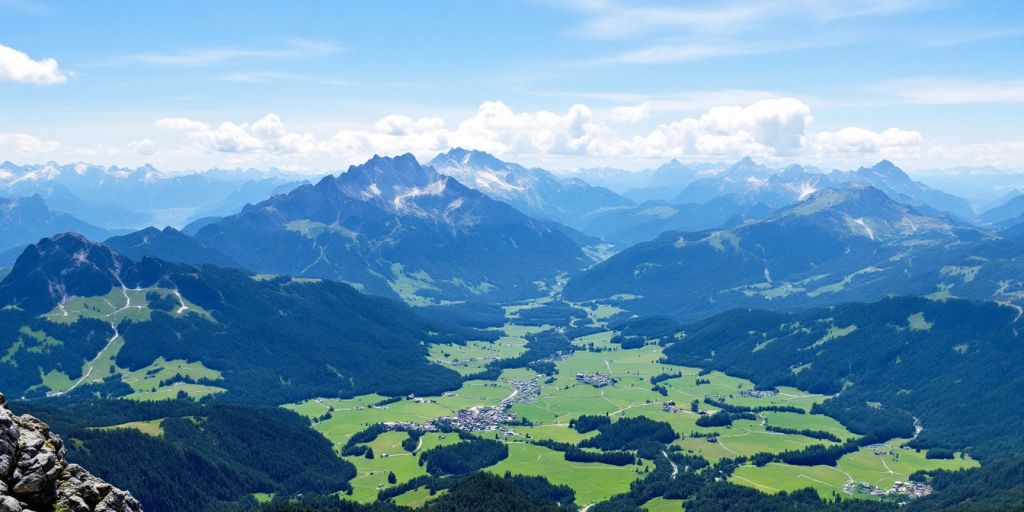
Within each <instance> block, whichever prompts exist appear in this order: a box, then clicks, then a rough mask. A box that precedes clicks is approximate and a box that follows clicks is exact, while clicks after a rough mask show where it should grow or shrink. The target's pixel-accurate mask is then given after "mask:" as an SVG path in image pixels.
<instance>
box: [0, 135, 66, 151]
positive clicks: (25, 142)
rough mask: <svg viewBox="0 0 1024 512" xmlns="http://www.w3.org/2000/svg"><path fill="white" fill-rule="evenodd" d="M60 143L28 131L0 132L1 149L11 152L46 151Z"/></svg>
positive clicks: (55, 147) (51, 149)
mask: <svg viewBox="0 0 1024 512" xmlns="http://www.w3.org/2000/svg"><path fill="white" fill-rule="evenodd" d="M58 145H59V144H57V142H55V141H49V140H41V139H39V138H38V137H35V136H32V135H29V134H27V133H0V150H3V151H8V152H11V153H22V154H27V153H45V152H47V151H53V150H54V149H57V146H58Z"/></svg>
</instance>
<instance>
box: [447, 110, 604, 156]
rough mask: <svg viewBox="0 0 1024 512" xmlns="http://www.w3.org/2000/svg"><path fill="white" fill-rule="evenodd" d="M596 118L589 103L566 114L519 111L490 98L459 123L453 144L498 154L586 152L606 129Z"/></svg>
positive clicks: (452, 136) (453, 137)
mask: <svg viewBox="0 0 1024 512" xmlns="http://www.w3.org/2000/svg"><path fill="white" fill-rule="evenodd" d="M593 117H594V116H593V113H592V112H591V110H590V108H589V107H587V106H586V105H579V104H577V105H573V106H572V107H570V108H569V111H568V112H566V113H565V114H556V113H554V112H548V111H540V112H536V113H523V112H520V113H517V112H515V111H513V110H512V109H511V108H510V107H509V106H508V105H506V104H504V103H502V102H500V101H487V102H484V103H483V104H482V105H480V108H479V109H477V112H476V115H475V116H473V117H471V118H469V119H466V120H464V121H462V122H461V123H459V126H458V128H457V129H456V130H455V131H454V132H453V133H452V134H451V143H452V145H453V146H464V147H472V148H477V149H481V150H484V151H490V152H493V153H498V154H504V153H519V154H548V153H556V154H583V153H586V152H588V150H591V149H595V148H594V147H593V146H594V145H595V143H596V142H597V141H598V138H599V137H600V135H601V134H602V133H603V132H604V128H602V127H601V126H600V125H598V124H597V123H595V122H594V120H593Z"/></svg>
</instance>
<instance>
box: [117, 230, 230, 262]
mask: <svg viewBox="0 0 1024 512" xmlns="http://www.w3.org/2000/svg"><path fill="white" fill-rule="evenodd" d="M103 245H106V246H108V247H110V248H112V249H114V250H115V251H117V252H118V253H120V254H122V255H124V256H127V257H128V258H131V259H133V260H136V261H138V260H141V259H142V258H145V257H147V256H149V257H154V258H160V259H163V260H164V261H170V262H175V263H189V264H193V265H200V264H209V265H217V266H219V267H234V268H242V266H241V265H240V264H239V263H238V262H237V261H235V260H234V259H232V258H231V257H229V256H226V255H224V254H222V253H221V252H220V251H217V250H216V249H211V248H209V247H207V246H205V245H203V244H202V243H201V242H199V241H198V240H196V239H195V238H193V237H191V236H189V235H186V234H185V233H182V232H181V231H178V230H176V229H174V228H172V227H166V228H164V229H163V230H160V229H157V228H153V227H149V228H146V229H143V230H141V231H136V232H134V233H129V234H127V235H121V236H115V237H111V238H108V239H107V240H106V241H104V242H103Z"/></svg>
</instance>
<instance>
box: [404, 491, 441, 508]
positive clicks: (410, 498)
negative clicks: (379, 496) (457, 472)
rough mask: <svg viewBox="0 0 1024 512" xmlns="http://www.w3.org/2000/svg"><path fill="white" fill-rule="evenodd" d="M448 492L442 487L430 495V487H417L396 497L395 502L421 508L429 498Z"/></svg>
mask: <svg viewBox="0 0 1024 512" xmlns="http://www.w3.org/2000/svg"><path fill="white" fill-rule="evenodd" d="M445 492H447V491H446V490H445V489H441V490H440V491H438V492H437V493H436V494H434V495H433V496H431V495H430V489H427V488H426V487H417V488H415V489H413V490H411V491H409V492H406V493H404V494H401V495H399V496H398V497H397V498H395V504H396V505H401V506H403V507H412V508H420V507H422V506H423V504H424V503H426V502H427V501H429V500H432V499H434V498H436V497H438V496H441V495H443V494H444V493H445Z"/></svg>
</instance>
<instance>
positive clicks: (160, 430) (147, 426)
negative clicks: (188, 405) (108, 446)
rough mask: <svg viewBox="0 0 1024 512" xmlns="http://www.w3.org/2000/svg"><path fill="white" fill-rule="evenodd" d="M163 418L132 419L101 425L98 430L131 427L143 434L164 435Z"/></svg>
mask: <svg viewBox="0 0 1024 512" xmlns="http://www.w3.org/2000/svg"><path fill="white" fill-rule="evenodd" d="M163 422H164V420H163V419H159V420H150V421H130V422H128V423H121V424H119V425H111V426H109V427H99V428H97V429H96V430H120V429H131V430H138V431H139V432H142V433H143V434H146V435H148V436H153V437H160V436H162V435H164V427H163Z"/></svg>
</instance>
